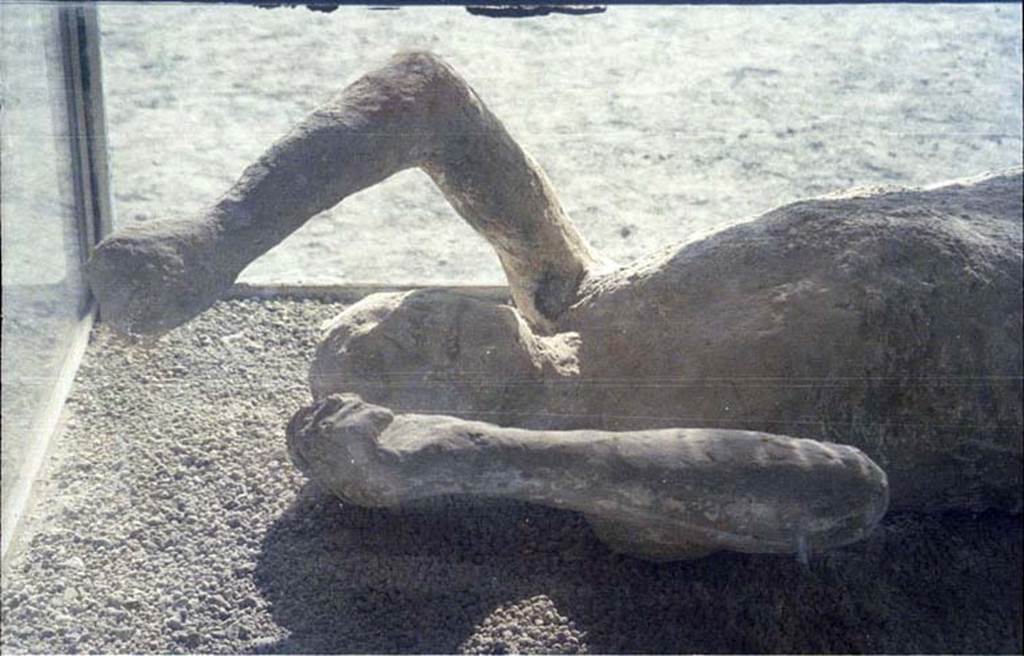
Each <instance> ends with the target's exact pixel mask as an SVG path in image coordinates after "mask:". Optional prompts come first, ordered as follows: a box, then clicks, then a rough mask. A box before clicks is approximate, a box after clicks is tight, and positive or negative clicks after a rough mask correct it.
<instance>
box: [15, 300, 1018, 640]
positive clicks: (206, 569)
mask: <svg viewBox="0 0 1024 656" xmlns="http://www.w3.org/2000/svg"><path fill="white" fill-rule="evenodd" d="M341 308H342V305H340V304H338V303H331V302H327V301H318V300H311V299H305V300H288V299H282V298H277V299H263V300H232V301H226V302H223V303H220V304H218V305H217V306H216V307H214V308H213V309H212V310H210V311H209V312H207V313H206V314H204V315H203V316H201V317H200V318H198V319H196V320H194V321H193V322H191V323H190V324H188V325H186V326H184V327H182V328H179V329H177V330H175V331H174V332H172V333H171V334H169V335H167V336H165V337H164V338H162V339H161V340H160V341H159V342H157V343H156V344H151V345H149V346H148V347H145V348H144V347H143V346H141V345H132V344H128V343H126V342H125V341H124V340H123V339H122V338H119V337H117V336H115V335H113V334H112V333H111V332H109V331H108V330H107V329H105V328H104V327H103V326H102V325H100V326H98V327H97V328H96V329H95V330H94V333H93V336H92V341H91V344H90V346H89V349H88V352H87V354H86V357H85V360H84V363H83V365H82V367H81V369H80V371H79V372H78V377H77V381H76V384H75V387H74V390H73V392H72V394H71V398H70V399H69V401H68V404H67V416H68V420H67V426H66V429H65V430H64V432H63V434H62V435H61V436H60V438H59V442H58V443H57V445H56V446H55V454H54V456H53V458H52V460H51V462H50V463H49V465H48V467H47V469H46V471H45V476H44V479H43V480H41V481H40V485H39V490H38V492H37V500H36V502H35V504H34V507H35V510H34V511H33V514H32V515H31V516H30V517H29V520H28V521H27V522H26V527H25V533H24V535H23V537H22V539H20V540H19V543H18V544H17V545H16V547H15V550H14V551H13V552H12V554H11V556H10V558H9V559H8V561H7V566H6V571H5V572H4V575H3V594H2V605H3V625H2V650H3V652H4V653H23V652H36V653H41V652H47V653H49V652H135V653H147V652H172V653H176V652H208V653H239V652H248V653H252V652H261V653H302V652H319V653H331V652H335V653H337V652H348V653H351V652H376V653H380V652H431V653H451V652H488V653H504V652H549V653H550V652H556V653H565V652H570V653H571V652H592V653H615V652H632V653H640V652H663V653H667V652H671V653H692V652H702V653H715V652H743V653H754V652H775V653H778V652H846V653H849V652H875V653H879V652H881V653H903V652H914V653H927V652H943V653H966V652H974V653H978V652H988V653H994V652H1002V653H1020V652H1021V649H1022V639H1021V617H1022V601H1021V599H1022V583H1021V572H1022V563H1024V557H1022V534H1021V518H1020V516H1016V517H1007V516H1004V515H982V516H972V515H946V516H922V515H907V514H902V515H895V514H894V515H890V516H889V517H887V518H886V519H885V520H884V522H883V524H882V525H881V526H880V527H879V529H878V530H877V531H876V532H875V533H874V534H873V535H872V536H871V537H870V538H869V539H867V540H866V541H864V542H861V543H859V544H856V545H852V546H850V547H847V548H844V549H840V550H836V551H834V552H830V553H826V554H814V555H812V558H811V561H810V563H809V565H806V566H805V565H802V564H801V563H799V562H797V561H796V560H795V559H793V558H790V557H779V556H750V555H741V554H729V553H722V554H717V555H714V556H711V557H708V558H705V559H702V560H698V561H693V562H678V563H661V564H655V563H648V562H642V561H638V560H634V559H631V558H628V557H624V556H621V555H617V554H614V553H611V552H610V551H608V549H606V548H605V547H604V546H603V545H602V544H601V543H600V542H598V541H597V539H596V538H595V537H594V535H593V534H592V532H591V531H590V529H589V528H588V526H587V525H586V523H585V522H584V521H583V519H582V517H580V516H579V515H577V514H575V513H572V512H565V511H558V510H552V509H546V508H539V507H532V506H528V505H525V504H519V503H514V502H508V501H488V500H466V499H453V498H443V499H438V500H434V501H431V502H428V503H422V504H420V505H417V506H416V507H411V508H404V509H400V510H384V509H362V508H355V507H350V506H347V505H344V504H342V503H341V502H339V501H338V500H337V499H335V498H332V497H330V496H328V495H326V494H325V493H323V492H321V491H319V490H318V489H317V488H316V487H315V486H314V485H313V484H311V483H308V482H307V481H305V480H304V479H303V477H302V475H301V474H299V473H298V472H297V471H296V470H295V469H294V468H293V467H292V465H291V463H290V462H289V460H288V456H287V453H286V449H285V440H284V427H285V424H286V422H287V421H288V419H289V418H290V417H291V415H292V413H293V412H294V411H295V410H296V409H297V408H298V407H300V406H301V405H302V404H305V403H307V402H308V401H309V398H310V396H309V391H308V389H307V386H306V371H307V367H308V364H309V361H310V359H311V357H312V353H313V348H314V346H315V343H316V339H317V333H318V326H319V324H320V323H321V322H322V321H323V320H325V319H327V318H329V317H331V316H332V315H333V314H335V313H336V312H338V311H339V310H340V309H341Z"/></svg>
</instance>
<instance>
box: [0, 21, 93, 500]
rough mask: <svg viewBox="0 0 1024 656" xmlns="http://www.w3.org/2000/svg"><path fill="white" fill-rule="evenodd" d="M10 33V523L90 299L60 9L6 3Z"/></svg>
mask: <svg viewBox="0 0 1024 656" xmlns="http://www.w3.org/2000/svg"><path fill="white" fill-rule="evenodd" d="M0 26H2V27H0V77H2V79H3V119H2V120H3V124H2V135H3V147H2V162H0V166H2V170H3V178H2V212H0V213H2V232H3V235H2V238H3V358H2V360H3V372H2V374H3V388H2V389H3V426H2V429H3V504H4V510H3V512H4V518H5V520H6V518H7V513H8V503H9V501H10V500H11V494H10V492H11V490H12V489H13V488H14V486H15V484H16V483H17V482H18V481H19V480H20V477H21V475H22V466H23V464H24V461H25V458H26V456H27V454H28V452H29V451H30V449H31V448H32V446H33V445H34V444H36V443H37V441H38V440H40V439H44V438H45V437H46V436H45V435H41V434H39V432H40V431H41V430H45V429H46V427H45V425H41V424H40V419H41V417H40V414H41V413H42V412H44V410H45V407H46V405H47V401H48V400H49V398H50V395H51V393H52V391H53V389H54V386H55V382H56V377H57V375H58V371H59V370H60V367H61V364H62V363H63V359H64V356H65V355H66V352H67V347H68V343H69V338H70V335H71V331H72V329H73V327H74V326H75V325H76V323H77V322H78V320H79V318H80V317H81V316H82V312H83V310H84V303H85V299H86V293H85V288H84V285H83V281H82V278H81V272H80V262H81V260H80V242H79V237H78V233H77V231H76V221H75V206H74V199H73V195H72V189H73V186H72V184H73V182H72V170H71V164H70V150H69V145H68V128H67V118H66V117H67V105H66V97H65V93H64V82H63V77H62V67H61V51H60V47H59V43H58V41H57V19H56V10H55V9H53V8H51V7H43V6H39V5H27V4H26V5H11V4H3V5H0Z"/></svg>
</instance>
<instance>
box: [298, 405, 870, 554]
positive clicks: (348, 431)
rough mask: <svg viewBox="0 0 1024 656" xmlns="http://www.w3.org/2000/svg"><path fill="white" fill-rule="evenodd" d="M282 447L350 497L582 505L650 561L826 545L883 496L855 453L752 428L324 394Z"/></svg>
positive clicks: (851, 537)
mask: <svg viewBox="0 0 1024 656" xmlns="http://www.w3.org/2000/svg"><path fill="white" fill-rule="evenodd" d="M288 445H289V452H290V454H291V457H292V459H293V461H294V462H295V464H296V465H297V466H298V467H299V468H300V469H301V470H303V471H304V472H305V473H306V474H307V475H308V476H310V477H311V478H313V479H314V480H316V481H317V482H318V483H320V484H321V485H323V486H325V487H326V488H328V489H330V490H331V491H333V492H334V493H336V494H338V495H339V496H340V497H342V498H343V499H346V500H348V501H350V502H352V503H355V504H358V505H364V506H393V505H396V504H400V503H402V502H404V501H408V500H412V499H417V498H424V497H430V496H436V495H448V494H472V495H479V496H495V497H510V498H515V499H520V500H524V501H529V502H533V503H539V504H543V505H548V506H554V507H559V508H566V509H571V510H576V511H580V512H583V513H585V514H586V516H587V517H588V518H589V519H590V521H591V523H592V524H593V526H594V528H595V532H596V533H597V535H598V536H599V537H601V538H602V539H604V540H606V541H608V542H609V544H610V545H611V546H612V547H613V548H616V549H618V550H621V551H626V552H629V553H632V554H634V555H638V556H641V557H647V558H656V559H670V558H687V557H693V556H695V555H703V554H706V553H708V552H710V551H716V550H719V549H728V550H734V551H743V552H764V553H787V552H793V553H795V552H799V551H803V550H805V549H814V550H817V549H824V548H830V547H835V546H839V545H843V544H847V543H850V542H853V541H856V540H859V539H861V538H863V537H864V536H866V535H867V534H868V533H869V532H870V531H871V529H872V528H873V527H874V525H875V524H876V523H877V522H878V520H879V519H880V518H881V517H882V515H883V514H884V512H885V510H886V507H887V504H888V483H887V480H886V476H885V473H884V472H883V471H882V470H881V469H879V468H878V467H877V466H876V465H875V464H874V463H873V462H872V461H871V460H870V459H869V458H868V457H867V456H865V455H864V454H863V453H861V452H860V451H858V450H857V449H854V448H852V447H848V446H841V445H836V444H827V443H822V442H815V441H812V440H801V439H794V438H788V437H781V436H777V435H769V434H765V433H756V432H749V431H733V430H716V429H667V430H651V431H631V432H606V431H531V430H524V429H516V428H502V427H498V426H495V425H493V424H487V423H483V422H475V421H466V420H462V419H456V418H453V417H447V416H441V415H416V414H404V415H403V414H399V415H395V414H393V413H392V412H391V411H390V410H388V409H386V408H383V407H380V406H374V405H370V404H367V403H365V402H363V401H362V400H361V399H360V398H359V397H358V396H355V395H350V394H334V395H330V396H328V397H326V398H324V399H321V400H320V401H317V402H316V403H314V404H313V405H312V406H310V407H307V408H305V409H303V410H300V411H299V412H298V413H297V414H296V415H295V417H293V419H292V420H291V422H290V423H289V426H288Z"/></svg>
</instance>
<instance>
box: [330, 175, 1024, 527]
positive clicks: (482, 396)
mask: <svg viewBox="0 0 1024 656" xmlns="http://www.w3.org/2000/svg"><path fill="white" fill-rule="evenodd" d="M1021 284H1022V283H1021V176H1020V174H1019V173H1018V172H1014V173H1010V174H1007V175H996V176H989V177H982V178H980V179H976V180H970V181H963V182H959V183H952V184H948V185H940V186H937V187H935V188H932V189H924V190H864V191H861V192H851V193H848V194H845V195H842V196H835V197H832V198H823V199H814V200H808V201H803V202H798V203H795V204H793V205H788V206H786V207H782V208H780V209H777V210H775V211H772V212H769V213H767V214H766V215H764V216H762V217H760V218H758V219H757V220H755V221H752V222H750V223H747V224H742V225H739V226H735V227H733V228H730V229H727V230H725V231H723V232H720V233H718V234H715V235H713V236H711V237H708V238H706V239H703V240H701V241H697V242H693V243H689V244H685V245H682V246H679V247H675V248H670V249H667V250H666V251H665V252H663V253H660V254H657V255H655V256H653V257H650V258H648V259H645V260H642V261H639V262H636V263H633V264H630V265H628V266H625V267H621V268H617V269H614V270H611V271H608V272H603V273H600V272H599V273H596V274H594V275H592V276H590V277H588V278H587V279H586V280H585V281H584V282H583V284H582V285H581V287H580V292H579V298H578V300H576V301H575V302H574V303H573V304H571V305H570V306H569V307H568V308H567V309H566V310H565V311H564V312H563V313H562V314H561V315H560V316H558V317H557V318H555V320H554V321H553V327H552V328H551V329H550V330H548V331H540V330H536V331H535V330H534V329H532V328H531V327H530V325H529V324H528V322H527V321H526V320H525V319H524V318H523V317H522V316H521V315H520V314H519V313H518V312H517V311H516V310H515V309H514V308H512V307H509V306H496V305H490V304H487V303H485V302H483V301H478V300H474V299H471V298H468V297H460V296H458V295H457V294H453V293H451V292H411V293H402V294H382V295H377V296H374V297H370V298H368V299H366V300H364V301H363V302H361V303H359V304H358V305H356V306H354V307H353V308H351V309H350V310H349V311H347V312H345V313H343V314H342V315H341V316H340V317H338V318H337V319H335V320H334V321H333V322H332V323H331V324H330V325H329V326H327V328H326V331H325V339H324V341H323V343H322V344H321V346H320V349H319V352H318V354H317V357H316V361H315V362H314V365H313V368H312V372H311V383H312V388H313V390H314V395H315V396H324V395H326V394H329V393H332V392H337V391H341V390H345V391H354V392H357V393H359V394H360V395H361V396H362V397H363V398H364V399H366V400H368V401H370V402H373V403H380V404H383V405H387V406H389V407H391V408H393V409H395V410H396V411H410V412H413V411H416V412H439V413H447V414H454V415H458V416H464V417H467V418H472V419H482V420H486V421H492V422H496V423H500V424H504V425H512V426H524V427H532V428H538V429H578V428H601V429H607V430H624V429H644V428H658V427H671V426H716V427H722V428H739V429H747V430H760V431H767V432H771V433H778V434H785V435H791V436H795V437H803V438H810V439H817V440H826V441H830V442H837V443H842V444H850V445H853V446H856V447H858V448H860V449H862V450H863V451H864V452H865V453H867V454H868V455H869V456H871V457H872V458H873V459H874V460H875V461H876V462H878V463H879V465H880V466H882V467H883V468H884V469H885V470H886V472H887V474H888V475H889V480H890V485H891V487H892V495H893V496H892V498H893V505H894V506H895V507H914V508H923V509H945V508H975V509H982V508H988V507H992V506H996V507H1002V508H1006V509H1011V510H1013V509H1015V508H1016V509H1019V507H1020V486H1021V426H1022V420H1021V324H1022V311H1021V300H1020V299H1021V296H1020V294H1021ZM545 332H546V333H547V334H544V333H545Z"/></svg>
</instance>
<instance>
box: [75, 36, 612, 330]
mask: <svg viewBox="0 0 1024 656" xmlns="http://www.w3.org/2000/svg"><path fill="white" fill-rule="evenodd" d="M412 167H420V168H422V169H424V170H425V171H426V172H427V173H428V174H429V175H430V176H431V178H432V179H433V180H434V181H435V182H436V183H437V185H438V186H439V187H440V188H441V190H442V191H443V192H444V194H445V196H446V197H447V198H448V200H449V202H450V203H451V204H452V205H453V206H454V207H455V209H456V210H457V211H458V212H459V214H461V215H462V217H463V218H465V219H466V220H467V221H468V222H469V223H470V224H471V225H472V226H473V227H474V228H475V229H476V230H477V231H478V232H480V233H481V234H482V235H483V236H484V237H486V238H487V239H488V241H490V243H491V244H492V246H494V248H495V250H496V251H497V253H498V256H499V258H500V260H501V263H502V266H503V267H504V269H505V272H506V275H507V276H508V280H509V284H510V287H511V291H512V296H513V299H514V301H515V303H516V305H517V306H518V308H519V310H520V311H521V312H522V313H523V316H524V317H526V319H527V320H528V321H530V322H531V323H533V324H535V325H537V326H538V327H541V328H547V327H549V325H550V321H551V320H552V319H554V318H556V317H557V316H558V315H559V314H560V313H561V312H562V311H563V310H564V309H565V308H566V307H568V305H570V304H571V303H572V302H573V301H574V300H575V294H576V291H577V288H578V286H579V284H580V282H581V280H582V279H583V278H584V277H585V276H586V274H587V272H588V271H589V269H590V267H591V266H592V265H593V263H594V261H595V256H594V255H593V254H592V252H591V250H590V248H589V247H588V246H587V244H586V243H585V241H584V240H583V238H582V237H581V236H580V235H579V233H578V232H577V231H576V229H575V227H574V226H573V225H572V223H571V222H570V221H569V219H568V217H567V216H566V214H565V212H564V211H563V210H562V208H561V207H560V206H559V204H558V201H557V199H556V198H555V194H554V191H553V190H552V189H551V186H550V184H549V183H548V181H547V179H546V177H545V176H544V173H543V171H541V170H540V168H539V167H538V166H537V164H536V163H535V162H534V161H533V160H532V159H531V158H530V156H529V155H527V154H526V153H525V152H524V151H523V149H522V148H520V147H519V145H518V144H517V143H516V142H515V140H513V138H512V137H511V136H510V135H509V134H508V132H507V131H506V130H505V128H504V127H503V126H502V124H501V122H500V121H499V120H498V119H497V118H496V117H495V116H494V115H493V114H492V113H491V112H490V111H489V110H488V109H487V108H486V107H485V106H484V105H483V103H482V102H481V101H480V99H479V98H478V97H477V95H476V94H475V93H474V92H473V90H472V89H471V88H470V87H469V85H468V84H466V82H465V81H464V80H462V78H460V77H459V76H458V74H456V73H455V72H454V71H453V70H452V69H451V68H450V67H449V66H448V65H447V64H445V63H444V62H442V61H441V60H440V59H438V58H437V57H435V56H433V55H430V54H423V53H412V54H403V55H398V56H396V57H394V58H392V59H391V60H390V61H389V62H388V63H387V64H386V65H385V66H384V67H383V68H381V69H379V70H377V71H375V72H373V73H370V74H368V75H366V76H364V77H362V78H361V79H359V80H358V81H356V82H355V83H353V84H352V85H351V86H349V87H348V88H347V89H345V90H344V91H343V92H342V93H341V94H340V95H339V96H338V97H337V98H336V99H334V100H332V101H331V102H329V103H327V104H326V105H325V106H323V107H321V108H320V109H318V110H317V111H315V112H314V113H313V114H311V115H310V116H309V117H307V118H306V119H305V120H303V121H302V122H301V123H299V124H298V125H296V126H295V128H294V129H292V130H291V132H289V133H288V134H287V135H286V136H285V137H284V138H282V139H281V140H280V141H278V142H277V143H275V144H274V145H273V146H271V147H270V149H269V150H267V152H266V153H264V154H263V155H262V156H261V157H260V159H259V160H258V161H257V162H255V163H254V164H252V165H251V166H249V167H248V168H247V169H246V170H245V172H244V173H243V174H242V177H241V178H240V179H239V181H238V182H237V183H236V184H235V185H234V187H232V188H231V189H230V190H229V191H228V192H227V194H225V196H224V197H223V198H221V199H220V201H218V202H217V203H216V204H215V205H214V206H213V207H212V208H210V209H209V210H207V211H206V212H205V213H204V214H203V215H202V216H200V217H197V218H194V219H191V220H188V221H164V222H155V223H151V224H140V225H133V226H129V227H127V228H125V229H123V230H121V231H119V232H118V233H116V234H114V235H113V236H111V237H110V238H109V239H107V240H105V241H104V242H103V243H101V244H100V245H99V247H98V248H97V250H96V253H95V254H94V256H93V257H92V259H91V260H90V262H89V263H88V265H87V267H86V272H87V275H88V277H89V281H90V284H91V286H92V288H93V291H94V292H95V293H96V295H97V297H98V298H99V300H100V304H101V307H102V309H103V311H104V316H105V318H106V320H108V321H109V322H110V323H112V324H113V325H114V326H115V327H117V328H119V329H121V330H123V331H125V332H131V333H160V332H164V331H167V330H170V329H171V328H174V327H175V326H177V325H180V324H182V323H184V322H186V321H188V320H189V319H191V318H192V317H194V316H195V315H197V314H199V313H200V312H202V311H203V310H205V309H207V308H208V307H209V306H210V305H212V304H213V303H214V302H215V301H216V300H217V298H218V297H219V296H220V295H221V294H222V293H223V292H224V291H225V290H226V289H227V288H228V287H229V286H230V285H231V284H232V283H233V282H234V280H235V278H236V277H237V275H238V274H239V273H240V272H241V271H242V269H244V268H245V266H246V265H248V264H249V263H250V262H252V261H253V260H254V259H255V258H257V257H259V256H260V255H261V254H263V253H265V252H266V251H268V250H269V249H270V248H272V247H273V246H275V245H276V244H278V243H279V242H280V241H281V240H282V239H284V238H285V237H286V236H288V235H289V234H291V233H292V232H294V231H295V230H296V229H297V228H299V227H300V226H301V225H303V224H304V223H305V222H306V221H307V220H308V219H309V218H310V217H312V216H313V215H315V214H317V213H319V212H322V211H324V210H326V209H328V208H330V207H332V206H333V205H335V204H337V203H338V202H340V201H341V200H342V199H343V198H345V197H346V196H348V195H350V194H352V193H355V192H357V191H359V190H361V189H364V188H366V187H369V186H371V185H373V184H376V183H378V182H380V181H382V180H384V179H385V178H387V177H388V176H390V175H392V174H394V173H397V172H398V171H401V170H403V169H407V168H412Z"/></svg>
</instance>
